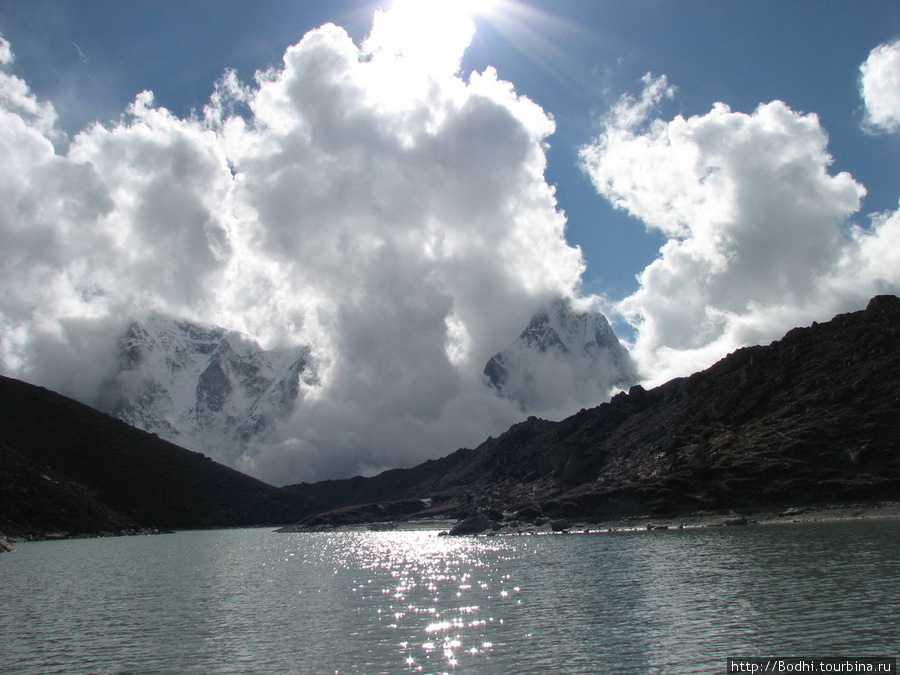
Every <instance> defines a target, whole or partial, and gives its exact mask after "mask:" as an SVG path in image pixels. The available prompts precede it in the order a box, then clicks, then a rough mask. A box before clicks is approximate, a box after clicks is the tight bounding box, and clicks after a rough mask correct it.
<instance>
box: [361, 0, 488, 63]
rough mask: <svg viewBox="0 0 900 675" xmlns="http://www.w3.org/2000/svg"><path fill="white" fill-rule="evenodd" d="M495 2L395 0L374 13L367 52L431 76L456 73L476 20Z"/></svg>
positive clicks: (484, 0)
mask: <svg viewBox="0 0 900 675" xmlns="http://www.w3.org/2000/svg"><path fill="white" fill-rule="evenodd" d="M495 4H496V0H481V1H480V2H479V1H476V0H394V1H393V2H392V3H391V5H390V6H389V8H388V9H387V10H386V11H383V10H379V11H378V12H376V14H375V19H374V21H373V24H372V33H371V35H370V36H369V39H368V40H367V41H366V49H367V51H369V52H370V53H372V54H376V53H378V54H382V55H384V54H387V55H390V56H393V57H397V58H401V59H403V60H405V61H407V62H408V63H409V64H412V65H415V66H416V67H418V68H420V69H422V70H424V71H426V72H429V73H432V74H436V75H437V74H447V73H454V72H456V71H457V70H458V69H459V66H460V62H461V60H462V56H463V53H464V52H465V50H466V48H467V47H468V46H469V44H470V43H471V42H472V37H473V36H474V35H475V17H476V16H483V15H485V14H486V13H487V12H489V11H491V9H492V7H493V6H494V5H495Z"/></svg>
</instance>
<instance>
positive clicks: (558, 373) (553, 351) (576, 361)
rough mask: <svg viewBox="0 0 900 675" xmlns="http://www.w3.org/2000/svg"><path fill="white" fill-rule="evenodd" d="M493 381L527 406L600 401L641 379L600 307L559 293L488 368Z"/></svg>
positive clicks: (541, 408)
mask: <svg viewBox="0 0 900 675" xmlns="http://www.w3.org/2000/svg"><path fill="white" fill-rule="evenodd" d="M484 375H485V377H486V379H487V381H488V383H489V384H490V385H491V386H493V387H494V388H496V389H497V390H498V391H499V392H500V393H501V394H502V395H503V396H505V397H507V398H510V399H512V400H514V401H516V402H518V403H519V405H520V406H521V407H522V409H523V410H524V411H526V412H555V411H559V410H567V409H577V408H578V407H582V406H585V405H596V404H598V403H600V402H602V401H604V400H606V399H608V397H609V394H610V392H611V391H612V390H614V389H621V388H628V387H630V386H631V385H632V384H634V383H635V382H636V381H637V374H636V369H635V366H634V363H633V361H632V359H631V357H630V355H629V354H628V351H627V350H626V349H625V347H624V346H622V344H621V343H620V342H619V339H618V338H617V337H616V335H615V333H614V332H613V330H612V328H611V327H610V325H609V322H608V321H607V320H606V317H604V316H603V315H602V314H600V313H599V312H584V311H577V310H575V309H574V308H573V307H572V304H571V301H569V300H568V299H557V300H555V301H553V302H552V303H551V304H550V306H549V307H547V308H546V309H545V310H543V311H539V312H537V313H536V314H535V315H534V316H533V317H532V319H531V321H530V322H529V323H528V326H526V328H525V329H524V330H523V331H522V332H521V334H519V336H518V337H517V338H516V339H515V340H514V341H513V342H512V344H510V345H509V346H508V347H506V348H505V349H503V350H502V351H500V352H498V353H497V354H495V355H494V356H493V357H491V359H490V360H489V361H488V363H487V364H486V365H485V368H484Z"/></svg>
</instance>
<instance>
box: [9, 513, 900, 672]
mask: <svg viewBox="0 0 900 675" xmlns="http://www.w3.org/2000/svg"><path fill="white" fill-rule="evenodd" d="M898 588H900V521H887V520H885V521H874V520H873V521H861V522H840V523H819V524H808V525H773V526H765V527H746V528H716V529H697V530H684V531H677V530H668V531H659V532H657V531H654V532H634V533H616V534H596V535H567V536H561V535H557V536H549V535H548V536H498V537H465V538H449V537H437V536H436V532H364V533H349V532H347V533H327V534H326V533H304V534H278V533H274V532H271V531H269V530H261V529H250V530H220V531H201V532H181V533H177V534H172V535H161V536H153V537H125V538H110V539H84V540H69V541H53V542H32V543H24V544H20V545H18V550H17V551H16V552H15V553H13V554H8V555H3V556H0V607H2V608H3V611H2V612H0V671H2V672H4V673H316V674H318V673H327V674H334V673H337V674H343V673H366V674H368V673H404V672H409V673H485V674H488V673H490V674H497V673H667V674H668V673H714V672H724V664H725V659H726V657H728V656H770V655H778V656H812V657H815V656H827V655H841V656H897V655H898V653H900V637H898V636H900V592H898Z"/></svg>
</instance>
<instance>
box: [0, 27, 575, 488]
mask: <svg viewBox="0 0 900 675" xmlns="http://www.w3.org/2000/svg"><path fill="white" fill-rule="evenodd" d="M380 16H381V18H380V19H379V23H377V24H376V29H377V30H376V31H375V32H374V33H373V38H372V40H371V41H369V42H367V43H366V44H365V45H364V48H362V49H361V48H359V47H357V46H356V45H355V44H354V43H353V42H352V40H351V39H350V38H349V36H348V35H347V34H346V32H345V31H344V30H343V29H341V28H338V27H336V26H332V25H328V26H324V27H322V28H320V29H318V30H315V31H312V32H310V33H309V34H307V35H306V36H305V37H304V38H303V39H302V40H301V41H300V42H299V43H298V44H296V45H294V46H292V47H290V48H289V49H288V50H287V51H286V53H285V55H284V61H283V64H282V65H281V66H280V67H277V68H272V69H270V70H269V71H267V72H264V73H260V74H258V76H257V80H256V83H255V84H253V85H246V84H243V83H241V82H239V81H238V80H237V78H236V76H235V75H234V73H233V72H226V74H225V76H224V77H223V79H222V80H221V81H220V82H219V83H218V84H217V86H216V89H215V92H214V94H213V97H212V98H211V100H210V103H209V105H208V106H207V107H206V109H205V110H204V112H203V115H202V117H198V118H189V119H182V118H179V117H177V116H175V115H174V114H172V113H171V112H170V111H168V110H166V109H164V108H160V107H157V106H156V105H155V103H154V101H153V96H152V94H151V93H150V92H144V93H142V94H140V95H139V96H137V98H136V100H135V102H134V103H133V104H132V105H131V106H130V107H129V109H128V110H126V111H125V113H124V115H123V117H122V119H121V120H120V122H119V123H116V124H110V125H106V126H103V125H100V124H97V125H94V126H92V127H90V128H87V129H85V130H84V131H82V132H81V133H79V134H77V135H76V136H74V137H73V138H72V139H71V142H69V143H63V144H60V143H59V142H58V139H55V137H54V134H56V133H57V131H56V127H55V126H54V124H55V122H54V120H55V117H54V115H53V109H52V106H51V105H50V104H48V103H42V102H39V101H37V100H36V99H35V97H34V96H33V95H32V94H31V93H30V92H29V91H28V88H27V85H26V84H25V83H24V82H23V81H21V80H19V79H17V78H15V77H14V76H12V75H7V74H5V73H2V74H0V76H2V78H4V79H2V80H0V103H2V108H0V139H2V140H0V142H2V143H3V145H4V147H8V148H13V149H14V150H13V151H12V152H10V153H8V154H9V156H8V158H6V159H5V161H4V162H3V164H2V166H0V191H2V194H0V238H2V242H3V246H2V247H0V256H2V263H3V265H2V271H0V325H2V329H3V332H2V338H0V340H2V342H0V364H2V370H3V372H5V373H7V374H11V375H14V376H18V377H24V378H25V379H29V380H31V381H37V382H39V383H41V384H44V385H45V386H50V387H53V388H56V389H59V390H61V391H63V392H64V393H69V394H74V395H77V396H78V397H79V398H81V399H82V400H87V401H90V402H94V403H98V402H100V401H102V397H103V395H104V389H103V383H104V380H105V378H107V377H108V376H109V374H110V373H111V371H112V369H113V368H114V367H115V364H114V363H113V362H111V361H110V359H109V357H108V354H109V348H108V347H109V339H108V338H103V339H101V336H108V335H113V334H114V333H115V332H116V331H117V330H121V327H122V326H124V324H125V323H126V322H127V321H128V320H129V319H131V318H133V317H140V316H142V315H143V314H145V313H147V312H152V311H155V312H163V313H168V314H172V315H175V316H180V317H184V318H187V319H192V320H195V321H199V322H205V323H213V324H217V325H222V326H226V327H228V328H230V329H235V330H240V331H244V332H247V333H250V334H251V335H253V336H255V337H256V338H258V339H260V341H261V342H262V343H263V344H265V345H270V346H271V345H276V344H289V343H294V344H297V343H301V344H311V345H312V346H313V349H314V356H315V357H316V358H317V359H318V360H319V375H320V379H321V384H320V385H319V386H313V387H306V388H305V389H304V396H305V400H304V402H303V405H302V406H300V407H299V408H298V410H297V413H296V414H295V416H294V418H293V419H292V420H290V421H289V422H288V423H287V425H286V426H285V428H284V429H283V435H282V438H283V440H282V441H279V442H276V443H273V444H272V445H271V446H267V447H265V448H258V449H257V454H256V456H255V458H254V459H253V460H252V461H250V463H249V464H248V465H247V466H246V467H244V468H249V469H251V470H253V471H254V472H255V473H256V474H257V475H263V476H265V477H267V478H269V479H273V480H299V479H303V478H317V477H324V476H334V475H340V474H341V473H352V472H354V471H359V470H363V469H365V468H369V469H374V468H377V467H386V466H396V465H402V464H410V463H413V462H415V461H419V460H422V459H424V458H426V457H433V456H436V455H439V454H443V453H446V452H448V451H451V450H453V449H455V448H456V447H459V446H461V445H467V444H475V443H478V442H480V441H481V440H483V438H484V437H485V436H487V435H488V434H491V433H497V432H498V431H501V430H503V429H504V428H506V426H508V425H509V424H510V423H511V422H513V421H515V419H516V418H517V417H518V415H519V412H518V411H517V410H515V409H514V408H513V406H512V405H510V404H509V403H507V402H504V401H502V400H500V399H498V398H497V397H495V396H493V395H492V394H491V393H490V392H489V391H487V390H486V388H485V387H484V386H483V384H482V383H481V378H480V376H481V369H482V368H483V366H484V364H485V362H486V361H487V359H488V358H489V357H490V356H491V355H492V354H494V353H495V352H496V351H497V350H498V349H499V348H501V347H502V346H504V345H505V344H508V343H509V341H510V340H511V339H512V338H514V337H515V335H516V334H517V333H518V332H519V331H520V330H521V329H522V328H523V327H524V326H525V324H526V323H527V322H528V319H529V318H530V316H531V314H532V313H533V312H534V311H535V309H536V308H537V307H539V306H540V305H541V304H542V303H544V302H545V301H546V300H547V299H548V298H550V297H554V296H558V295H564V296H572V295H574V294H575V292H576V290H577V287H578V285H579V283H580V276H581V273H582V271H583V267H584V262H583V260H582V257H581V253H580V251H579V250H578V249H576V248H573V247H571V246H569V245H568V244H567V243H566V241H565V237H564V227H565V218H564V216H563V215H562V214H561V213H560V212H559V211H558V210H557V206H556V200H555V196H554V192H553V189H552V187H550V186H549V185H548V184H547V183H546V181H545V179H544V168H545V156H544V150H545V148H544V143H545V141H546V138H547V137H548V136H549V135H550V134H551V133H552V132H553V129H554V125H553V121H552V120H551V119H550V118H549V116H548V115H547V114H546V113H545V112H544V111H543V110H541V108H540V107H539V106H537V105H535V104H534V103H533V102H531V101H529V100H528V99H526V98H523V97H520V96H518V95H517V94H516V92H515V91H514V89H513V87H512V85H510V84H509V83H506V82H503V81H501V80H499V79H498V77H497V75H496V73H495V72H494V71H492V70H488V71H486V72H484V73H481V74H473V75H471V77H470V78H469V79H468V80H466V79H463V78H462V77H461V76H460V75H458V74H456V70H457V69H458V67H459V58H460V57H461V55H462V50H463V49H464V48H465V47H466V45H467V44H468V40H469V39H470V38H471V32H468V33H467V32H466V31H467V30H469V28H468V26H469V23H467V22H466V21H461V23H460V24H459V25H460V32H459V33H458V34H457V35H456V39H455V41H453V40H451V41H446V42H444V43H442V44H444V46H445V49H444V51H443V53H442V59H441V61H440V63H436V64H433V67H429V68H423V66H422V63H421V61H420V60H416V58H415V54H416V53H417V52H416V49H417V47H416V45H417V44H420V42H417V41H416V40H413V41H412V42H409V43H403V44H402V45H400V46H401V47H402V49H390V45H391V44H392V43H391V40H396V39H399V38H398V37H397V35H398V34H397V33H396V31H395V33H389V32H388V31H387V29H388V27H389V19H390V15H380ZM445 28H446V26H445V25H441V26H438V25H431V26H430V28H429V27H428V26H425V27H422V26H418V27H417V30H432V31H439V32H440V31H442V30H444V29H445ZM394 29H397V30H399V29H398V28H397V27H396V26H395V27H394ZM392 30H393V29H392ZM391 35H394V37H390V36H391ZM399 35H400V37H402V31H401V33H399ZM432 37H433V36H432ZM389 38H390V39H389ZM428 38H429V35H428V34H426V35H424V37H423V36H421V35H419V36H418V37H417V40H427V39H428ZM422 44H424V43H422ZM409 50H412V51H411V52H410V54H409V55H407V51H409ZM4 58H6V57H4ZM10 61H11V52H10V56H9V57H8V58H6V63H7V65H8V64H9V62H10ZM397 78H399V81H401V82H403V85H402V86H398V85H397V84H396V83H397V81H398V79H397ZM52 140H53V141H56V142H57V146H59V147H57V148H56V149H55V148H54V145H53V143H52V142H51V141H52ZM451 355H452V358H451ZM291 467H292V468H291ZM289 470H290V471H294V473H293V474H292V475H290V476H288V475H286V474H285V473H284V471H289Z"/></svg>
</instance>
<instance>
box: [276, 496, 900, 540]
mask: <svg viewBox="0 0 900 675" xmlns="http://www.w3.org/2000/svg"><path fill="white" fill-rule="evenodd" d="M894 519H900V501H881V502H855V503H852V504H815V505H796V506H791V507H785V508H782V509H773V508H771V507H763V508H754V509H743V510H734V509H722V510H715V511H711V510H710V511H695V512H690V513H682V514H673V515H657V516H653V515H634V516H623V517H619V518H611V519H609V520H604V521H587V520H580V519H578V518H571V519H565V520H567V521H568V523H567V526H566V527H562V526H561V525H560V521H561V520H563V519H559V520H554V519H547V520H546V521H545V522H543V523H541V524H539V525H538V524H536V523H529V522H518V523H501V524H500V525H501V526H500V527H499V528H497V529H494V530H485V531H483V532H478V533H473V534H474V536H511V535H533V534H563V533H565V534H609V533H616V532H650V531H666V530H690V529H700V528H715V527H733V526H755V525H792V524H808V523H825V522H838V521H849V520H860V521H861V520H894ZM458 522H459V521H457V520H453V519H434V518H432V519H419V520H417V519H410V520H406V521H383V522H375V523H358V524H353V525H341V526H335V527H317V528H311V529H308V530H307V529H299V528H298V529H293V527H292V526H287V527H285V528H282V529H279V530H275V531H276V532H280V533H285V534H291V533H298V532H299V533H323V532H324V533H330V532H431V531H433V532H435V533H436V534H440V533H442V532H444V533H446V532H449V531H450V530H451V529H452V528H453V526H454V525H456V524H458ZM554 524H556V528H554ZM457 536H460V535H457ZM461 536H473V535H461Z"/></svg>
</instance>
